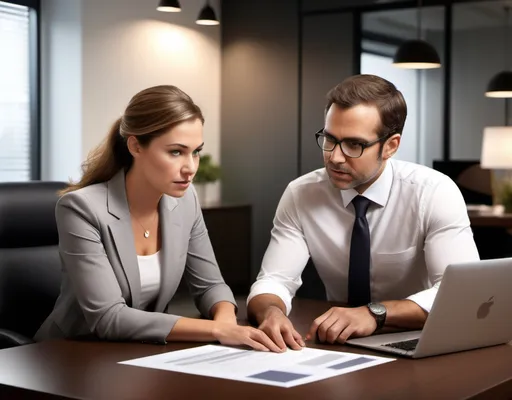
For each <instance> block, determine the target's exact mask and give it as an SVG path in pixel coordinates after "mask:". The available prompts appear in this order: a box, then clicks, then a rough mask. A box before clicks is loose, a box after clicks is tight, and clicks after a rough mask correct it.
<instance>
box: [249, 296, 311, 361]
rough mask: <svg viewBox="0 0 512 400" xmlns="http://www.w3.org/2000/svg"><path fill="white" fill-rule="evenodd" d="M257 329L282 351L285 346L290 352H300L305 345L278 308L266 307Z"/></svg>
mask: <svg viewBox="0 0 512 400" xmlns="http://www.w3.org/2000/svg"><path fill="white" fill-rule="evenodd" d="M258 328H259V329H261V330H262V331H263V332H265V333H266V334H267V336H268V337H269V338H270V339H272V341H273V342H274V343H275V344H276V345H277V346H278V347H279V348H280V349H281V350H283V351H284V350H286V346H287V345H288V346H290V348H291V349H292V350H300V349H302V347H304V346H305V345H306V344H305V343H304V340H302V337H301V335H300V334H299V333H298V332H297V331H296V330H295V329H294V328H293V325H292V323H291V321H290V320H289V319H288V318H287V317H286V315H284V313H283V311H282V310H281V309H280V308H278V307H275V306H270V307H268V309H267V311H266V312H265V317H264V320H263V322H262V323H261V324H260V326H259V327H258Z"/></svg>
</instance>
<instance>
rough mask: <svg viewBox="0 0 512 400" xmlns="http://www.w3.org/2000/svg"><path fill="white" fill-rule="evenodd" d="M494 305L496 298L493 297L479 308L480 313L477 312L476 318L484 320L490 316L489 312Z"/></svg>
mask: <svg viewBox="0 0 512 400" xmlns="http://www.w3.org/2000/svg"><path fill="white" fill-rule="evenodd" d="M493 304H494V296H491V297H490V298H489V300H487V301H486V302H483V303H482V304H480V307H478V311H477V312H476V317H477V318H478V319H483V318H485V317H487V315H489V311H490V310H491V307H492V305H493Z"/></svg>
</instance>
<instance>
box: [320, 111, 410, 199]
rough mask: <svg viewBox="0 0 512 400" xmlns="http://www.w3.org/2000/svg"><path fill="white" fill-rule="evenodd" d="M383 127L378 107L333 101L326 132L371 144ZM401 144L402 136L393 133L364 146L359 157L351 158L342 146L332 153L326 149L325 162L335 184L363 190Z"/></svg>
mask: <svg viewBox="0 0 512 400" xmlns="http://www.w3.org/2000/svg"><path fill="white" fill-rule="evenodd" d="M380 126H381V121H380V115H379V112H378V110H377V108H376V107H375V106H368V105H363V104H360V105H357V106H354V107H351V108H348V109H342V108H341V107H339V106H337V105H336V104H333V105H332V106H331V107H330V108H329V110H328V111H327V115H326V117H325V129H324V133H325V134H326V135H330V136H332V137H334V138H335V139H337V140H343V139H350V141H351V143H357V142H361V143H368V142H373V141H375V140H377V139H378V138H379V136H378V134H377V132H378V129H379V127H380ZM399 144H400V135H393V136H391V137H390V138H389V139H386V140H383V141H382V142H378V143H376V144H374V145H373V146H370V147H367V148H366V149H364V151H363V154H362V155H361V157H359V158H350V157H347V156H346V155H344V154H343V152H342V151H341V149H340V146H336V147H335V148H334V150H333V151H330V152H329V151H324V152H323V157H324V165H325V168H326V170H327V173H328V175H329V178H330V180H331V183H332V184H333V185H334V186H335V187H337V188H338V189H341V190H346V189H356V190H357V191H358V192H359V193H363V192H364V191H365V190H366V189H367V188H368V187H370V185H371V184H372V183H373V182H374V181H375V180H376V179H377V178H378V177H379V176H380V174H381V172H382V171H383V169H384V166H385V161H386V160H387V159H388V158H389V157H391V156H392V155H393V154H394V153H395V152H396V150H397V149H398V145H399ZM382 146H383V147H382ZM381 147H382V154H381Z"/></svg>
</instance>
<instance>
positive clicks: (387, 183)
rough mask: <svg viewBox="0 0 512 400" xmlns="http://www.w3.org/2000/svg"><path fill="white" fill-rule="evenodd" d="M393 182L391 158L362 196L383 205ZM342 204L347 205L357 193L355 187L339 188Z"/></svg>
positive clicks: (386, 200)
mask: <svg viewBox="0 0 512 400" xmlns="http://www.w3.org/2000/svg"><path fill="white" fill-rule="evenodd" d="M392 184H393V165H392V162H391V160H389V161H388V162H387V163H386V166H385V167H384V171H382V174H381V175H380V176H379V178H378V179H377V180H376V181H375V182H373V183H372V185H371V186H370V187H369V188H368V189H366V191H365V192H364V193H363V196H364V197H366V198H367V199H368V200H371V201H372V202H373V203H375V204H378V205H379V206H381V207H384V206H385V205H386V203H387V202H388V198H389V193H390V192H391V185H392ZM340 192H341V198H342V200H343V205H344V206H345V208H346V207H348V205H349V204H350V203H351V201H352V200H353V199H354V197H356V196H357V195H359V193H358V192H357V190H355V189H347V190H340Z"/></svg>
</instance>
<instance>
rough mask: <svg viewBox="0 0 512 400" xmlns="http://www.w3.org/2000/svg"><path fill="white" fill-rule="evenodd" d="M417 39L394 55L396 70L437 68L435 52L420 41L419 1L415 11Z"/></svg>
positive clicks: (404, 44) (437, 58)
mask: <svg viewBox="0 0 512 400" xmlns="http://www.w3.org/2000/svg"><path fill="white" fill-rule="evenodd" d="M416 17H417V39H414V40H408V41H406V42H404V43H403V44H402V45H401V46H400V47H399V48H398V50H397V52H396V53H395V57H394V58H393V65H394V66H395V67H398V68H408V69H431V68H439V67H440V66H441V60H440V59H439V55H438V54H437V51H436V50H435V49H434V47H432V45H430V44H429V43H427V42H426V41H424V40H422V39H421V0H418V7H417V10H416Z"/></svg>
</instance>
